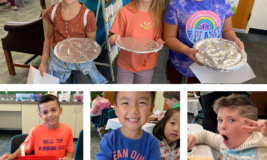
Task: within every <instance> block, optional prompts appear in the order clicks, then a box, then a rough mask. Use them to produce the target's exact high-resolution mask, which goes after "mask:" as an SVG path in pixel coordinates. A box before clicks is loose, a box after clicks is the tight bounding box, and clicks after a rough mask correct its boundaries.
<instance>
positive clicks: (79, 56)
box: [54, 38, 101, 63]
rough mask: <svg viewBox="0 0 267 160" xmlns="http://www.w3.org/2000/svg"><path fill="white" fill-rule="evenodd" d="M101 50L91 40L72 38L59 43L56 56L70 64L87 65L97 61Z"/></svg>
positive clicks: (55, 51) (55, 50) (55, 52)
mask: <svg viewBox="0 0 267 160" xmlns="http://www.w3.org/2000/svg"><path fill="white" fill-rule="evenodd" d="M100 52H101V48H100V46H99V44H98V43H96V41H94V40H92V39H90V38H70V39H65V40H63V41H61V42H58V44H57V45H56V47H55V49H54V54H55V55H56V56H57V58H59V59H60V60H62V61H64V62H68V63H85V62H89V61H92V60H94V59H96V58H97V57H98V56H99V54H100Z"/></svg>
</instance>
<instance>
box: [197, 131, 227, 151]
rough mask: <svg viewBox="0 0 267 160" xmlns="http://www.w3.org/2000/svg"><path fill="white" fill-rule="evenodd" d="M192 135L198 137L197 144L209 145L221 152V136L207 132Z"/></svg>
mask: <svg viewBox="0 0 267 160" xmlns="http://www.w3.org/2000/svg"><path fill="white" fill-rule="evenodd" d="M192 135H194V136H195V137H196V139H197V144H207V145H208V146H210V147H213V148H214V149H216V150H217V151H220V144H221V143H223V142H222V137H221V135H219V134H215V133H212V132H209V131H206V130H203V131H198V132H195V133H193V134H192Z"/></svg>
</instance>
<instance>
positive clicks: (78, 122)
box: [73, 105, 83, 138]
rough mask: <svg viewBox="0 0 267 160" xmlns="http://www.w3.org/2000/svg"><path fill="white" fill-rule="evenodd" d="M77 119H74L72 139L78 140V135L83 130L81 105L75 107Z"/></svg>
mask: <svg viewBox="0 0 267 160" xmlns="http://www.w3.org/2000/svg"><path fill="white" fill-rule="evenodd" d="M76 113H77V114H76V115H77V118H76V127H75V132H74V135H73V137H74V138H79V133H80V131H81V130H82V129H83V105H78V106H77V112H76Z"/></svg>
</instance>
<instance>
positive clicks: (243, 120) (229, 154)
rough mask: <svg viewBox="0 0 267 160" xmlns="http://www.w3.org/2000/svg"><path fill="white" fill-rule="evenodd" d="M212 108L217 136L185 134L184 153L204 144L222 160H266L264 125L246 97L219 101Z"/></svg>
mask: <svg viewBox="0 0 267 160" xmlns="http://www.w3.org/2000/svg"><path fill="white" fill-rule="evenodd" d="M213 107H214V108H213V109H214V111H215V112H216V113H217V114H218V117H217V121H218V131H219V133H220V134H215V133H212V132H209V131H205V130H203V131H198V132H195V133H193V135H191V134H188V138H187V142H188V149H191V148H192V147H193V146H194V145H195V144H196V143H197V144H203V143H204V144H207V145H209V146H211V147H213V148H214V149H216V150H217V151H219V152H220V153H221V158H222V159H223V160H236V159H238V160H239V159H240V160H243V159H244V160H248V159H253V160H258V159H259V160H264V159H267V152H266V150H267V129H266V128H267V121H266V120H258V110H257V108H256V106H255V105H254V104H253V103H252V102H251V101H250V100H249V99H248V97H247V96H246V95H236V94H232V95H230V96H228V97H221V98H219V99H217V100H216V101H215V103H214V106H213ZM257 120H258V121H257Z"/></svg>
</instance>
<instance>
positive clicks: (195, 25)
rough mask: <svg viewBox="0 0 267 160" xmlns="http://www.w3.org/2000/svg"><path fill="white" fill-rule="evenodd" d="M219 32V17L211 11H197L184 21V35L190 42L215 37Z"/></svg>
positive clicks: (220, 28)
mask: <svg viewBox="0 0 267 160" xmlns="http://www.w3.org/2000/svg"><path fill="white" fill-rule="evenodd" d="M221 32H222V24H221V19H220V17H219V16H218V15H217V14H216V13H214V12H212V11H208V10H202V11H198V12H196V13H194V14H193V15H192V16H191V17H190V18H189V19H188V21H187V23H186V35H187V38H188V39H189V40H190V41H191V42H192V43H196V42H197V41H200V40H202V39H207V38H217V37H219V36H220V34H221Z"/></svg>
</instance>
